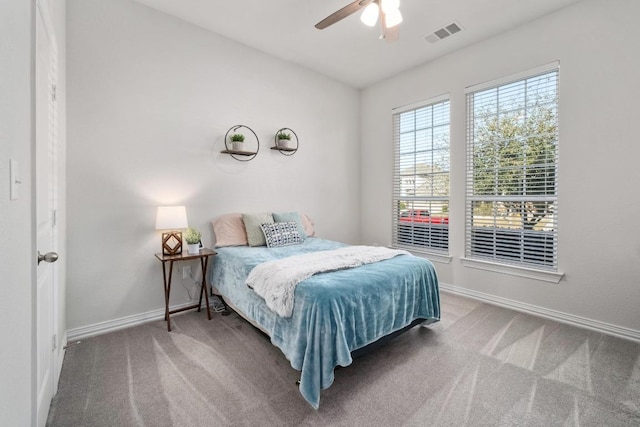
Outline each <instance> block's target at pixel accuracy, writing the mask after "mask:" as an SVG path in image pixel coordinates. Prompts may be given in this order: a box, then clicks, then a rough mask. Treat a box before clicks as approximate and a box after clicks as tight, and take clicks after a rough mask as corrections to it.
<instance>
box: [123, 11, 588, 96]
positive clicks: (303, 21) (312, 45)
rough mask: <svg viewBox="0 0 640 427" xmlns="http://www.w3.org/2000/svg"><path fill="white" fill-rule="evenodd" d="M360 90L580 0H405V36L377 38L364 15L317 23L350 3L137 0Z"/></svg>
mask: <svg viewBox="0 0 640 427" xmlns="http://www.w3.org/2000/svg"><path fill="white" fill-rule="evenodd" d="M136 1H137V2H139V3H142V4H144V5H147V6H149V7H152V8H154V9H157V10H160V11H162V12H165V13H168V14H170V15H174V16H176V17H178V18H181V19H183V20H185V21H187V22H191V23H193V24H196V25H198V26H201V27H204V28H206V29H209V30H211V31H213V32H215V33H217V34H220V35H222V36H224V37H227V38H229V39H232V40H235V41H237V42H240V43H243V44H245V45H248V46H251V47H254V48H256V49H259V50H261V51H263V52H266V53H268V54H271V55H273V56H275V57H278V58H281V59H284V60H287V61H291V62H293V63H297V64H300V65H302V66H304V67H307V68H310V69H313V70H316V71H317V72H319V73H322V74H324V75H327V76H329V77H332V78H334V79H336V80H339V81H341V82H344V83H346V84H348V85H351V86H353V87H356V88H363V87H366V86H368V85H370V84H372V83H375V82H377V81H380V80H383V79H385V78H387V77H390V76H392V75H394V74H397V73H398V72H401V71H404V70H407V69H410V68H413V67H415V66H417V65H420V64H423V63H426V62H429V61H431V60H433V59H435V58H437V57H439V56H442V55H445V54H447V53H449V52H452V51H454V50H457V49H460V48H462V47H464V46H468V45H470V44H472V43H475V42H477V41H480V40H483V39H486V38H488V37H491V36H493V35H496V34H499V33H501V32H504V31H506V30H508V29H510V28H513V27H516V26H518V25H521V24H523V23H525V22H528V21H531V20H534V19H536V18H539V17H541V16H543V15H546V14H548V13H551V12H553V11H555V10H558V9H561V8H563V7H566V6H567V5H569V4H572V3H576V2H578V1H581V0H401V2H400V10H401V12H402V15H403V17H404V22H403V23H402V24H400V40H399V41H397V42H395V43H387V42H386V41H384V40H379V39H378V36H379V34H380V29H379V27H375V28H371V27H367V26H365V25H364V24H362V23H361V22H360V12H357V13H355V14H353V15H351V16H349V17H347V18H345V19H343V20H342V21H340V22H338V23H336V24H334V25H332V26H330V27H328V28H326V29H324V30H317V29H316V28H314V25H315V24H316V23H317V22H319V21H320V20H322V19H323V18H325V17H326V16H327V15H329V14H331V13H333V12H335V11H336V10H338V9H340V8H341V7H343V6H346V5H347V4H349V3H350V2H351V0H180V1H176V0H136ZM453 21H456V22H457V23H458V24H459V25H460V26H461V27H462V28H463V31H462V32H459V33H457V34H455V35H453V36H450V37H448V38H446V39H444V40H441V41H439V42H437V43H435V44H431V43H428V42H426V41H425V40H424V37H425V36H426V35H427V34H429V33H432V32H433V31H435V30H437V29H439V28H441V27H443V26H445V25H448V24H450V23H451V22H453Z"/></svg>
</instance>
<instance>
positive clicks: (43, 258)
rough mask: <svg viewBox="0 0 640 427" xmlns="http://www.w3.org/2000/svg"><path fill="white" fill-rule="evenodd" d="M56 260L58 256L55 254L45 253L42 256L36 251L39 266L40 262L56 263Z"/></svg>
mask: <svg viewBox="0 0 640 427" xmlns="http://www.w3.org/2000/svg"><path fill="white" fill-rule="evenodd" d="M57 260H58V254H57V253H55V252H47V253H46V254H44V255H42V254H41V253H40V251H38V264H40V263H41V262H42V261H45V262H56V261H57Z"/></svg>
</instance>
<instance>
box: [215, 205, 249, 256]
mask: <svg viewBox="0 0 640 427" xmlns="http://www.w3.org/2000/svg"><path fill="white" fill-rule="evenodd" d="M211 224H212V225H213V233H214V234H215V235H216V247H218V248H221V247H223V246H247V244H248V243H247V232H246V231H245V229H244V222H242V214H239V213H231V214H226V215H222V216H219V217H218V218H216V219H215V220H213V221H211Z"/></svg>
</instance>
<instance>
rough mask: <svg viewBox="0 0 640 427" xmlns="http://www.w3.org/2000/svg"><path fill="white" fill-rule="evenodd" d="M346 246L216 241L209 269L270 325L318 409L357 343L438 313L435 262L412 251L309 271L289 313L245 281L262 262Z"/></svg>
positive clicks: (236, 300) (233, 297)
mask: <svg viewBox="0 0 640 427" xmlns="http://www.w3.org/2000/svg"><path fill="white" fill-rule="evenodd" d="M341 246H344V244H342V243H339V242H334V241H330V240H324V239H319V238H308V239H306V240H305V241H304V243H303V244H301V245H295V246H285V247H280V248H267V247H248V246H236V247H225V248H217V249H216V251H217V252H218V255H217V256H215V257H213V265H212V269H211V270H210V283H211V284H212V285H213V286H214V287H215V288H216V289H217V290H218V292H219V293H220V294H221V295H222V296H223V297H224V298H225V299H226V300H227V301H229V302H231V303H232V304H233V305H234V306H236V307H237V308H238V309H239V310H241V311H242V314H243V315H244V316H246V317H248V318H250V319H252V320H253V321H254V322H255V323H256V324H257V325H259V326H260V327H261V328H262V329H263V330H264V331H266V332H267V333H268V334H269V336H270V338H271V342H272V343H273V344H274V345H276V346H277V347H278V348H280V350H282V352H283V353H284V355H285V356H286V357H287V359H288V360H289V361H290V362H291V366H292V367H293V368H294V369H296V370H298V371H301V375H300V393H301V394H302V396H303V397H304V398H305V399H306V400H307V401H308V402H309V403H310V404H311V406H313V407H314V408H316V409H317V408H318V407H319V405H320V391H321V390H322V389H326V388H328V387H329V386H330V385H331V384H332V383H333V379H334V369H335V367H336V366H348V365H350V364H351V362H352V355H351V352H352V351H354V350H357V349H360V348H362V347H364V346H366V345H368V344H371V343H373V342H375V341H377V340H378V339H380V338H381V337H384V336H386V335H389V334H391V333H393V332H395V331H398V330H400V329H402V328H404V327H406V326H407V325H409V324H411V323H412V322H413V321H415V320H416V319H424V320H425V321H427V322H428V323H429V322H435V321H438V320H439V319H440V296H439V292H438V278H437V275H436V271H435V268H434V267H433V264H431V262H429V261H428V260H426V259H423V258H419V257H415V256H411V255H400V256H397V257H395V258H392V259H389V260H385V261H380V262H377V263H374V264H367V265H363V266H360V267H357V268H353V269H348V270H340V271H334V272H330V273H321V274H317V275H315V276H312V277H310V278H309V279H307V280H305V281H303V282H301V283H300V284H298V286H297V288H296V290H295V294H294V298H295V304H294V309H293V315H292V316H291V317H290V318H283V317H280V316H278V315H277V314H276V313H275V312H273V311H271V310H270V309H269V308H268V307H267V306H266V304H265V302H264V300H263V299H262V298H261V297H260V296H258V295H257V294H256V293H254V292H253V290H251V289H250V288H249V287H248V286H246V285H245V280H246V278H247V276H248V275H249V272H250V271H251V269H253V267H255V266H256V265H258V264H260V263H262V262H265V261H270V260H274V259H279V258H284V257H287V256H291V255H297V254H300V253H307V252H314V251H321V250H329V249H336V248H338V247H341Z"/></svg>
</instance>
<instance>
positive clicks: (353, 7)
mask: <svg viewBox="0 0 640 427" xmlns="http://www.w3.org/2000/svg"><path fill="white" fill-rule="evenodd" d="M372 1H373V0H356V1H354V2H351V3H349V4H348V5H346V6H345V7H343V8H342V9H340V10H338V11H337V12H334V13H332V14H331V15H329V16H327V17H326V18H324V19H323V20H322V21H320V22H318V23H317V24H316V25H315V27H316V28H317V29H319V30H323V29H325V28H327V27H328V26H329V25H333V24H335V23H336V22H338V21H340V20H342V19H344V18H346V17H347V16H349V15H351V14H353V13H356V12H357V11H359V10H360V9H362V8H363V7H365V6H366V5H368V4H369V3H371V2H372Z"/></svg>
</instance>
